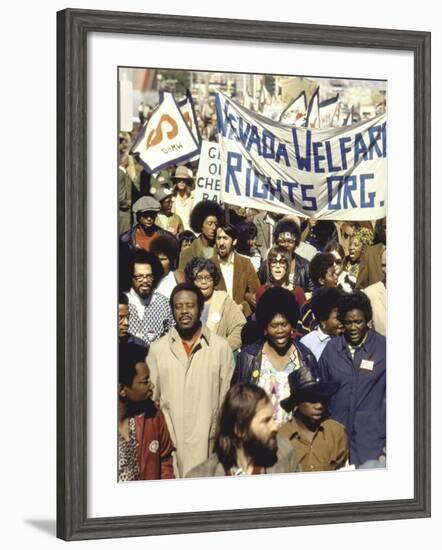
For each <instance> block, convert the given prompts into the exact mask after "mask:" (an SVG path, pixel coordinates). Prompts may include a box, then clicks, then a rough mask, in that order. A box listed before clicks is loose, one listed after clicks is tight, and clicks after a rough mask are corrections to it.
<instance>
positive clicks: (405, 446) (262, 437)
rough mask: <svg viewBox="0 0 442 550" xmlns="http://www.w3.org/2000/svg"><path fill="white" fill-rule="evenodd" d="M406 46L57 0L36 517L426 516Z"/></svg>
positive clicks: (423, 122)
mask: <svg viewBox="0 0 442 550" xmlns="http://www.w3.org/2000/svg"><path fill="white" fill-rule="evenodd" d="M430 50H431V46H430V33H427V32H417V31H413V32H410V31H405V30H388V29H375V28H371V29H370V28H352V27H333V26H327V25H315V24H297V23H281V22H271V21H251V20H247V21H246V20H235V19H213V18H203V17H186V16H171V15H159V14H143V13H136V14H134V13H120V12H100V11H91V10H71V9H68V10H64V11H62V12H59V13H58V14H57V71H58V72H57V87H58V90H57V127H58V129H57V159H58V160H57V221H58V223H57V225H58V233H57V234H58V237H57V250H58V261H57V272H58V274H57V277H58V278H57V281H58V283H57V304H58V306H57V307H58V321H57V536H59V537H61V538H63V539H64V540H84V539H91V538H111V537H127V536H143V535H161V534H173V533H196V532H202V531H223V530H232V529H257V528H270V527H285V526H297V525H316V524H325V523H338V522H339V523H345V522H359V521H375V520H385V519H406V518H417V517H428V516H429V514H430V477H431V476H430V456H431V453H430V400H429V395H430V330H429V327H430V269H429V267H430V263H429V258H430V241H431V229H430V212H429V200H428V199H429V196H430V166H431V162H430V141H431V140H430V91H429V90H430V89H431V86H430ZM387 112H388V124H389V130H388V136H387ZM387 147H388V150H387ZM387 157H388V161H387ZM387 162H388V165H387ZM387 166H388V178H389V179H388V182H387V179H386V173H387ZM387 199H388V220H389V224H388V231H387V223H386V221H387ZM404 220H406V221H404ZM418 228H419V230H418ZM387 233H388V245H387V237H386V236H387ZM387 253H388V257H389V264H388V268H387V261H386V260H387ZM104 266H110V269H109V271H108V273H107V275H106V276H103V275H104V273H103V269H104ZM404 266H409V267H408V268H407V269H404ZM387 269H388V272H389V276H388V277H387ZM387 280H388V281H389V283H388V306H389V307H388V323H387V324H386V323H385V317H386V315H387V312H386V305H385V304H386V289H387ZM391 282H393V283H391ZM117 311H118V317H117ZM387 325H388V335H387V328H386V327H387ZM404 334H407V335H410V337H408V338H404ZM386 339H388V345H387V346H386ZM386 348H387V356H388V371H387V370H386V361H387V360H386V356H385V349H386ZM399 380H400V383H398V381H399ZM115 384H116V387H115ZM397 411H400V414H399V413H397ZM404 426H406V429H404ZM233 477H235V478H237V479H235V480H233V479H232V478H233ZM141 481H144V483H141ZM231 484H234V485H235V491H234V493H232V490H231V487H232V485H231ZM146 490H148V493H149V498H146ZM232 494H234V495H235V496H234V499H232Z"/></svg>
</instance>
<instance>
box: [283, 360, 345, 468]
mask: <svg viewBox="0 0 442 550" xmlns="http://www.w3.org/2000/svg"><path fill="white" fill-rule="evenodd" d="M288 381H289V386H290V396H289V397H287V399H283V400H282V401H281V407H282V408H283V409H285V410H286V411H287V412H289V413H291V412H293V416H292V419H291V420H290V421H289V422H286V423H285V424H284V425H283V426H281V428H280V430H279V435H280V436H281V437H287V438H288V439H289V440H290V442H291V444H292V445H293V447H294V449H295V451H296V456H297V459H298V461H299V463H300V465H301V469H302V471H303V472H321V471H327V470H337V469H338V468H342V466H344V465H345V463H346V461H347V458H348V443H347V434H346V431H345V428H344V426H343V425H342V424H340V423H339V422H336V421H335V420H331V419H327V420H324V418H325V416H326V412H327V403H328V400H329V398H330V396H331V395H333V393H335V392H336V390H337V388H338V386H339V384H338V383H335V382H324V381H323V380H321V378H320V377H319V371H318V369H317V368H316V367H314V368H309V367H306V366H305V365H301V367H300V368H299V369H297V370H295V371H293V372H292V373H290V374H289V377H288Z"/></svg>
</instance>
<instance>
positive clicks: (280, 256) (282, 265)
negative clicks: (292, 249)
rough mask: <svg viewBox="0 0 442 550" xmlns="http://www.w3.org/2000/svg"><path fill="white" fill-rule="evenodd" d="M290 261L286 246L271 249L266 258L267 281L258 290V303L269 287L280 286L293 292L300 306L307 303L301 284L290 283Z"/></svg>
mask: <svg viewBox="0 0 442 550" xmlns="http://www.w3.org/2000/svg"><path fill="white" fill-rule="evenodd" d="M290 262H291V260H290V254H289V252H288V251H287V249H286V248H284V247H282V246H279V245H276V246H273V247H272V248H271V249H270V250H269V252H268V254H267V260H266V263H267V270H266V272H267V282H266V284H264V285H261V286H260V287H259V288H258V290H257V291H256V303H258V302H259V299H260V298H261V296H262V295H263V294H264V292H265V291H266V290H267V289H268V288H272V287H275V286H278V287H282V288H285V289H287V290H289V291H290V292H292V293H293V294H294V296H295V298H296V301H297V302H298V305H299V307H302V306H303V305H304V304H305V302H306V297H305V294H304V290H303V289H302V288H301V287H300V286H298V285H296V284H293V283H290V278H289V274H290Z"/></svg>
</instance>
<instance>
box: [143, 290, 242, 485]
mask: <svg viewBox="0 0 442 550" xmlns="http://www.w3.org/2000/svg"><path fill="white" fill-rule="evenodd" d="M170 304H171V307H172V312H173V316H174V319H175V323H176V326H175V328H173V329H171V330H170V331H169V332H168V333H167V334H166V335H165V336H163V337H162V338H160V339H159V340H158V341H157V342H155V343H154V344H152V346H151V347H150V350H149V353H148V355H147V359H146V362H147V364H148V366H149V369H150V372H151V380H152V382H153V383H154V385H155V393H154V396H153V399H154V401H156V402H159V405H160V408H161V410H162V411H163V413H164V416H165V418H166V422H167V427H168V428H169V432H170V435H171V437H172V440H173V442H174V444H175V447H176V464H175V475H176V476H177V477H183V476H185V475H186V473H187V472H189V470H191V469H192V468H193V467H194V466H196V465H197V464H200V463H201V462H203V461H204V460H206V459H207V458H208V457H209V455H210V453H211V451H212V443H213V438H214V435H215V428H216V418H217V415H218V410H219V408H220V406H221V403H222V401H223V399H224V396H225V394H226V393H227V390H228V389H229V387H230V380H231V378H232V374H233V368H234V364H233V355H232V350H231V349H230V346H229V344H228V343H227V341H226V340H225V339H224V338H221V337H219V336H217V335H216V334H213V333H212V332H211V331H210V330H208V329H207V328H205V327H202V326H201V321H200V317H201V312H202V309H203V306H204V297H203V295H202V293H201V291H200V290H199V289H198V288H197V287H196V286H194V285H192V284H190V283H182V284H179V285H177V286H176V287H175V289H174V290H173V292H172V294H171V297H170Z"/></svg>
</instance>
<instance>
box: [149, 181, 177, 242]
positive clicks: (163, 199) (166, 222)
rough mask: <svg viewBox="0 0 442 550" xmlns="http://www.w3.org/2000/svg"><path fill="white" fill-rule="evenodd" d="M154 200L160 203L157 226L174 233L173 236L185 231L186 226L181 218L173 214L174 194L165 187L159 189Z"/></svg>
mask: <svg viewBox="0 0 442 550" xmlns="http://www.w3.org/2000/svg"><path fill="white" fill-rule="evenodd" d="M154 198H155V199H156V200H157V201H158V202H159V203H160V211H159V212H158V216H157V218H156V224H157V225H159V226H160V227H162V228H163V229H166V230H167V231H169V232H170V233H172V235H175V236H178V235H179V234H180V233H181V232H182V231H184V226H183V222H182V220H181V218H180V216H179V215H178V214H174V213H173V212H172V205H173V196H172V193H171V192H170V191H169V190H168V189H166V188H165V187H160V188H159V189H157V191H156V193H155V195H154Z"/></svg>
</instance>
